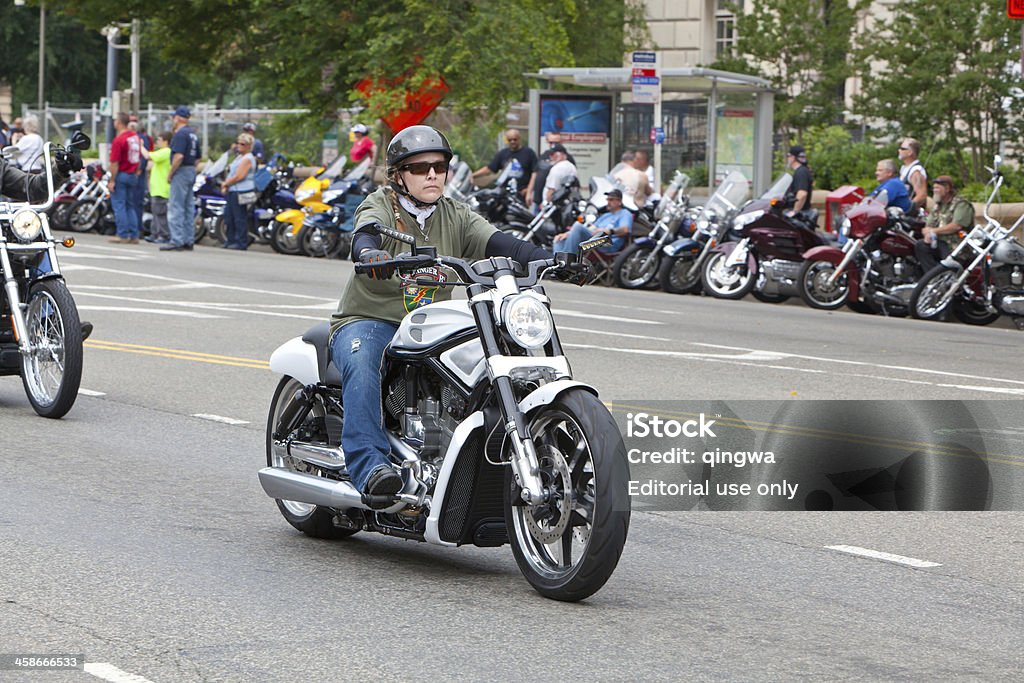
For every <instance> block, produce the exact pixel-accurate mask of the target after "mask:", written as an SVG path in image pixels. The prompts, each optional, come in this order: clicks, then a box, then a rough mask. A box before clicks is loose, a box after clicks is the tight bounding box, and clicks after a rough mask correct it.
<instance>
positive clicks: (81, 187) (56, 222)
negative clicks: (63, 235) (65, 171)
mask: <svg viewBox="0 0 1024 683" xmlns="http://www.w3.org/2000/svg"><path fill="white" fill-rule="evenodd" d="M89 171H90V169H89V168H84V169H82V170H81V171H76V172H75V173H72V174H71V177H69V178H68V179H67V181H66V182H65V183H64V185H63V186H62V187H61V188H60V190H58V191H57V194H56V196H55V197H54V198H53V205H52V206H51V207H50V209H49V210H48V211H47V212H46V215H47V216H49V217H50V228H51V229H53V230H67V229H68V216H69V215H71V209H72V208H74V206H75V202H77V201H78V199H79V196H80V195H81V194H82V193H83V192H84V191H85V189H86V188H87V187H88V186H89V185H90V183H91V179H90V177H89Z"/></svg>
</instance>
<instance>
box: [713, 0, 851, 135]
mask: <svg viewBox="0 0 1024 683" xmlns="http://www.w3.org/2000/svg"><path fill="white" fill-rule="evenodd" d="M869 2H870V0H850V1H847V0H753V6H752V7H751V9H750V11H749V12H746V13H744V11H743V9H742V6H734V8H733V11H735V12H736V14H737V17H736V33H737V36H738V37H737V40H736V47H735V50H734V53H733V54H732V55H730V56H728V57H725V58H722V59H719V60H717V61H716V62H715V63H714V64H713V65H712V66H713V67H715V68H720V69H725V70H727V71H735V72H739V73H750V74H753V75H758V76H761V77H762V78H766V79H767V80H768V81H769V82H771V84H772V85H773V87H775V88H776V90H778V91H779V93H780V96H779V97H777V98H776V101H775V121H776V129H777V130H778V132H780V133H782V134H783V135H784V136H785V137H787V138H794V137H797V138H798V137H799V136H800V134H801V132H802V131H803V130H805V129H807V128H808V127H810V126H827V125H829V124H832V123H836V122H839V121H841V120H842V115H843V110H844V108H845V104H844V98H845V83H846V79H847V78H848V77H849V76H851V75H852V74H853V64H852V60H851V59H850V58H849V55H850V52H851V36H852V35H853V34H854V29H855V26H856V21H857V16H858V13H859V12H861V11H862V10H863V9H864V8H865V7H867V6H868V4H869Z"/></svg>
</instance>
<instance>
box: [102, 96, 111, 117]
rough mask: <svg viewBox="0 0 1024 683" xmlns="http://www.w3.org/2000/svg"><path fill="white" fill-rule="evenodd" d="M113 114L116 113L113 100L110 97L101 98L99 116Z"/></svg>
mask: <svg viewBox="0 0 1024 683" xmlns="http://www.w3.org/2000/svg"><path fill="white" fill-rule="evenodd" d="M113 113H114V103H113V102H112V101H111V99H110V98H109V97H101V98H100V108H99V115H100V116H110V115H112V114H113Z"/></svg>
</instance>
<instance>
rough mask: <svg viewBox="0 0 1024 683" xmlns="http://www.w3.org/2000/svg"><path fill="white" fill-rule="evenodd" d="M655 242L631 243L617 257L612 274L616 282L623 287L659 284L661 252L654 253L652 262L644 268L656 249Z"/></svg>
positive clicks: (640, 287)
mask: <svg viewBox="0 0 1024 683" xmlns="http://www.w3.org/2000/svg"><path fill="white" fill-rule="evenodd" d="M655 246H656V245H655V244H654V243H651V242H648V243H646V244H631V245H629V246H628V247H626V248H625V249H623V250H622V251H621V252H619V255H618V256H617V257H615V262H614V263H613V264H612V274H613V276H614V277H615V284H616V285H617V286H619V287H621V288H622V289H643V288H645V287H647V286H649V285H651V284H652V283H653V284H655V285H657V284H658V269H659V268H660V267H661V253H660V252H659V253H657V254H655V255H654V259H653V260H652V262H651V264H650V265H649V266H648V267H647V268H644V267H643V266H644V263H645V262H646V261H647V257H648V256H650V254H651V252H653V251H654V247H655Z"/></svg>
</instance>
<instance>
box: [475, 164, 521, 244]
mask: <svg viewBox="0 0 1024 683" xmlns="http://www.w3.org/2000/svg"><path fill="white" fill-rule="evenodd" d="M513 164H515V165H516V166H518V164H519V162H518V161H517V160H515V159H513V160H512V162H510V163H508V164H506V165H505V168H504V169H502V171H501V174H500V175H499V176H498V179H497V180H496V181H495V183H494V187H489V188H484V189H481V190H476V191H475V192H470V193H469V195H468V196H467V200H466V201H467V203H468V204H469V207H470V208H471V209H473V210H474V211H476V212H477V213H478V214H480V215H481V216H483V217H484V218H486V219H487V222H488V223H490V224H491V225H493V226H494V227H496V228H498V229H499V230H504V229H506V228H508V229H523V228H525V227H526V226H527V225H528V224H529V223H530V221H531V220H532V219H533V212H532V211H530V207H528V206H527V205H526V204H525V203H524V202H523V199H522V195H521V194H519V185H518V183H517V182H516V180H515V178H512V177H511V174H512V172H513Z"/></svg>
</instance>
